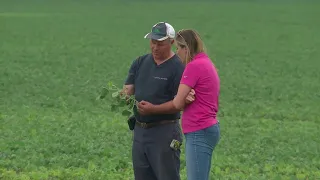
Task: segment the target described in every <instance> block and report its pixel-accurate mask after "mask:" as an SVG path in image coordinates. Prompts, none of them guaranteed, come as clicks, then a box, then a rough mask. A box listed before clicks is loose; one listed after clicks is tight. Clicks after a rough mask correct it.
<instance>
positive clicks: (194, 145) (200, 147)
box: [185, 123, 220, 180]
mask: <svg viewBox="0 0 320 180" xmlns="http://www.w3.org/2000/svg"><path fill="white" fill-rule="evenodd" d="M185 138H186V147H185V151H186V152H185V154H186V167H187V177H188V180H209V175H210V168H211V159H212V153H213V150H214V148H215V146H216V145H217V144H218V142H219V139H220V127H219V123H217V124H215V125H212V126H210V127H208V128H206V129H202V130H199V131H196V132H191V133H187V134H185Z"/></svg>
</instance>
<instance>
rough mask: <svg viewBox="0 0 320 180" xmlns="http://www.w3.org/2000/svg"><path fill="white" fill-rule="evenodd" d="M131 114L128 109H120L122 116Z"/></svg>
mask: <svg viewBox="0 0 320 180" xmlns="http://www.w3.org/2000/svg"><path fill="white" fill-rule="evenodd" d="M131 114H132V112H131V111H129V110H128V109H125V110H123V111H122V115H123V116H130V115H131Z"/></svg>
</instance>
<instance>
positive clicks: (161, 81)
mask: <svg viewBox="0 0 320 180" xmlns="http://www.w3.org/2000/svg"><path fill="white" fill-rule="evenodd" d="M183 71H184V65H183V64H182V62H181V60H180V59H179V57H178V56H177V55H174V56H173V57H171V58H170V59H168V60H167V61H165V62H163V63H162V64H160V65H157V64H156V63H155V61H154V59H153V56H152V54H146V55H143V56H141V57H139V58H137V59H136V60H135V61H133V63H132V64H131V67H130V70H129V74H128V77H127V79H126V82H125V84H126V85H128V84H133V85H134V88H135V93H134V95H135V98H136V100H137V101H138V102H139V101H142V100H144V101H148V102H150V103H152V104H155V105H158V104H162V103H165V102H168V101H171V100H173V99H174V97H175V95H176V94H177V92H178V88H179V84H180V80H181V76H182V73H183ZM134 113H135V117H136V119H137V120H138V121H140V122H156V121H161V120H174V119H179V118H180V113H174V114H152V115H147V116H141V115H139V113H138V111H137V109H136V106H135V107H134Z"/></svg>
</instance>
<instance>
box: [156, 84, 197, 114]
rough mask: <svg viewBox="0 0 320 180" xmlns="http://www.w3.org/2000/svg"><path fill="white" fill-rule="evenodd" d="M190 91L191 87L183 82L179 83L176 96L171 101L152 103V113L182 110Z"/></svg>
mask: <svg viewBox="0 0 320 180" xmlns="http://www.w3.org/2000/svg"><path fill="white" fill-rule="evenodd" d="M190 91H191V87H189V86H187V85H185V84H180V85H179V89H178V93H177V95H176V97H175V98H174V99H173V100H172V101H169V102H166V103H163V104H160V105H154V106H153V107H152V113H155V114H172V113H176V112H179V111H182V110H183V108H184V107H185V105H186V103H185V102H186V98H187V96H188V94H189V93H190Z"/></svg>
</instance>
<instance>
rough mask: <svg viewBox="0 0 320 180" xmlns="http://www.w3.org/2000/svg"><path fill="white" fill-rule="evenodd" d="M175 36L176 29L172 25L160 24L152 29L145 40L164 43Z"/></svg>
mask: <svg viewBox="0 0 320 180" xmlns="http://www.w3.org/2000/svg"><path fill="white" fill-rule="evenodd" d="M175 34H176V33H175V31H174V28H173V27H172V26H171V25H170V24H168V23H166V22H159V23H157V24H155V25H154V26H153V27H152V29H151V32H149V33H148V34H146V35H145V36H144V38H148V39H154V40H157V41H163V40H166V39H168V38H174V37H175Z"/></svg>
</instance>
